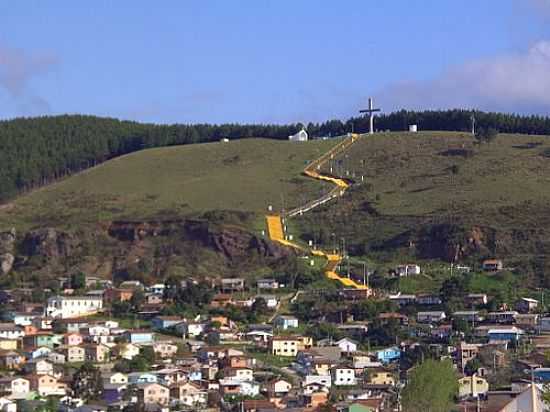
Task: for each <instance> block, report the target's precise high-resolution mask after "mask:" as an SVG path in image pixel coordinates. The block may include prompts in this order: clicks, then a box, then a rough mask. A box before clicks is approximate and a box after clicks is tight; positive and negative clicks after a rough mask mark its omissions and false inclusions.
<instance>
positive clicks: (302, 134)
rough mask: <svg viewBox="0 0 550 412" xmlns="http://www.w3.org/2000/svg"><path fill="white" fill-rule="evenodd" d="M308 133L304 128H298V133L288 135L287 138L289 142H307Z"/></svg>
mask: <svg viewBox="0 0 550 412" xmlns="http://www.w3.org/2000/svg"><path fill="white" fill-rule="evenodd" d="M307 139H308V134H307V132H306V130H305V129H302V130H300V131H299V132H298V133H296V134H293V135H290V136H288V140H289V141H291V142H307Z"/></svg>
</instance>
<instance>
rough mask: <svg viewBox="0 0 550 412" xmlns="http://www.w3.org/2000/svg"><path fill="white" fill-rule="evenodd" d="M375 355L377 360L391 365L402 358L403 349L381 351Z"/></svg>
mask: <svg viewBox="0 0 550 412" xmlns="http://www.w3.org/2000/svg"><path fill="white" fill-rule="evenodd" d="M375 353H376V358H377V359H378V360H379V361H380V362H382V363H390V362H393V361H396V360H398V359H399V358H400V357H401V349H399V348H398V347H397V346H392V347H389V348H385V349H380V350H378V351H376V352H375Z"/></svg>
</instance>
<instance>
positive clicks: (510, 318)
mask: <svg viewBox="0 0 550 412" xmlns="http://www.w3.org/2000/svg"><path fill="white" fill-rule="evenodd" d="M517 315H518V312H516V311H515V310H506V311H502V312H489V313H488V314H487V320H488V321H489V322H493V323H512V322H514V320H515V319H516V316H517Z"/></svg>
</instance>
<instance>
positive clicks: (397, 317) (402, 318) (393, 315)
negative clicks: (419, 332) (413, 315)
mask: <svg viewBox="0 0 550 412" xmlns="http://www.w3.org/2000/svg"><path fill="white" fill-rule="evenodd" d="M378 320H379V321H380V323H381V324H382V325H387V324H388V323H389V322H397V323H398V324H399V325H402V326H406V325H408V324H409V318H408V317H407V315H402V314H401V313H397V312H383V313H380V314H379V315H378Z"/></svg>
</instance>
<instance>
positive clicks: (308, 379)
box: [302, 374, 332, 388]
mask: <svg viewBox="0 0 550 412" xmlns="http://www.w3.org/2000/svg"><path fill="white" fill-rule="evenodd" d="M312 384H314V385H321V386H322V387H325V388H330V387H331V386H332V376H331V375H330V374H329V375H306V376H305V377H304V380H303V382H302V387H306V386H308V385H312Z"/></svg>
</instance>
